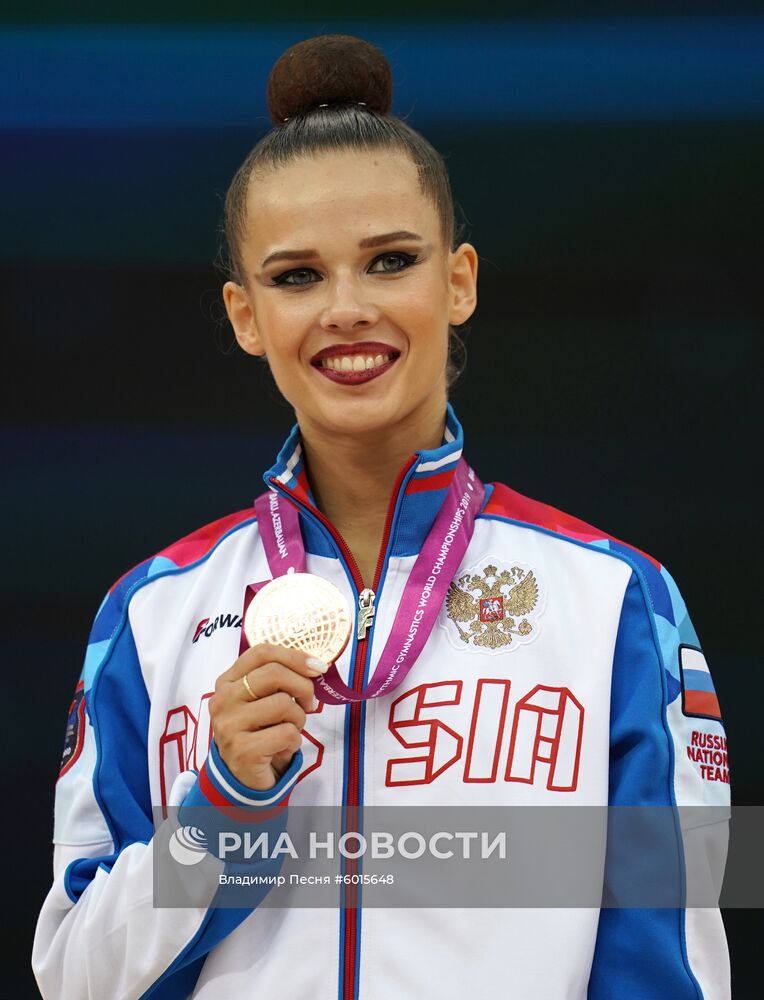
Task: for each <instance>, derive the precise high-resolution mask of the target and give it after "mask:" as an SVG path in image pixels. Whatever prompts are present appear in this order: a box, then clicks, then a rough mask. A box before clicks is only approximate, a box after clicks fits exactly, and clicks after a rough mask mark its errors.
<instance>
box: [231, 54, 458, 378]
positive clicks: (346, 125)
mask: <svg viewBox="0 0 764 1000" xmlns="http://www.w3.org/2000/svg"><path fill="white" fill-rule="evenodd" d="M267 93H268V109H269V112H270V116H271V120H272V121H273V123H274V126H275V127H274V128H272V129H271V130H270V131H269V132H268V133H266V135H264V136H263V138H262V139H260V141H259V142H258V143H257V144H256V145H255V146H254V147H253V148H252V150H251V151H250V152H249V154H248V156H247V157H246V159H245V160H244V162H243V163H242V164H241V166H240V167H239V169H238V170H237V171H236V174H235V175H234V177H233V180H232V181H231V183H230V185H229V187H228V191H227V192H226V196H225V207H224V234H223V235H224V240H225V244H226V247H227V253H226V252H225V250H224V251H223V253H222V254H221V257H222V261H223V267H224V269H225V270H226V271H227V273H228V275H229V277H230V278H231V280H233V281H235V282H237V283H238V284H241V285H246V284H247V282H246V276H245V273H244V269H243V267H242V257H241V244H242V241H243V239H244V237H245V235H246V228H247V191H248V188H249V182H250V178H251V176H252V174H253V172H255V171H256V170H260V169H262V170H267V169H273V168H277V167H278V166H280V165H283V164H286V163H289V162H291V161H292V160H295V159H297V158H298V157H301V156H310V155H312V154H315V153H319V152H322V151H343V150H378V149H385V150H389V151H396V152H398V151H399V152H403V153H405V154H407V155H408V156H409V158H410V159H411V160H412V162H413V163H414V164H415V165H416V167H417V170H418V174H419V185H420V188H421V190H422V193H423V194H424V195H426V197H428V198H430V200H431V201H432V202H433V204H434V206H435V209H436V211H437V213H438V218H439V220H440V229H441V236H442V239H443V243H444V245H445V246H446V247H448V248H449V249H450V250H455V249H456V247H457V246H458V242H459V239H460V233H459V232H458V230H459V229H460V228H461V227H458V226H457V224H456V221H455V218H454V203H453V198H452V195H451V185H450V183H449V180H448V172H447V170H446V166H445V163H444V161H443V158H442V156H441V155H440V154H439V153H438V152H437V150H435V149H434V148H433V146H431V145H430V143H429V142H428V141H427V140H426V139H425V138H424V137H423V136H421V135H420V134H419V133H418V132H416V131H415V130H414V129H412V128H411V127H410V126H409V125H407V124H406V123H405V122H403V121H401V119H400V118H396V117H395V116H394V115H391V114H390V113H389V112H390V107H391V104H392V74H391V72H390V66H389V64H388V62H387V59H386V58H385V57H384V55H383V54H382V53H381V52H380V51H379V49H377V48H376V47H375V46H374V45H372V44H371V43H370V42H367V41H364V40H363V39H361V38H355V37H353V36H352V35H319V36H317V37H315V38H307V39H305V40H304V41H302V42H298V43H297V44H296V45H293V46H291V48H288V49H287V50H286V52H284V53H283V54H282V55H281V57H280V58H279V59H278V60H277V61H276V63H275V64H274V66H273V68H272V70H271V72H270V76H269V78H268V90H267ZM449 334H450V338H449V339H450V351H449V354H450V357H449V366H448V382H449V385H451V384H452V383H453V382H454V381H455V380H456V378H457V377H458V375H459V374H460V372H461V369H462V368H463V367H464V364H463V357H464V346H463V344H462V342H461V340H460V339H459V338H458V337H457V336H456V335H455V333H454V331H453V328H449ZM460 362H461V363H460Z"/></svg>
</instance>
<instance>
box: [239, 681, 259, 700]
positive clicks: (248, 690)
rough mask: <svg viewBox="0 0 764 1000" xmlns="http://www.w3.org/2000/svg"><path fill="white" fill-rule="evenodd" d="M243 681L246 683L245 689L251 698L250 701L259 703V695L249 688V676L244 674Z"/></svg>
mask: <svg viewBox="0 0 764 1000" xmlns="http://www.w3.org/2000/svg"><path fill="white" fill-rule="evenodd" d="M242 681H243V682H244V687H245V688H246V689H247V694H248V695H249V697H250V701H257V695H256V694H255V692H254V691H253V690H252V688H251V687H250V686H249V681H248V680H247V675H246V674H244V676H243V677H242Z"/></svg>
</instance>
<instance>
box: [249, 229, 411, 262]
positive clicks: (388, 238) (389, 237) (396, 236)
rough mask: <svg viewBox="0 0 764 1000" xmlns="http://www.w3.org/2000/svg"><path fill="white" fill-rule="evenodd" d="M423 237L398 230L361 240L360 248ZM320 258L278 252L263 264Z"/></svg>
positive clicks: (315, 253)
mask: <svg viewBox="0 0 764 1000" xmlns="http://www.w3.org/2000/svg"><path fill="white" fill-rule="evenodd" d="M421 239H422V237H421V236H418V235H417V234H416V233H410V232H409V231H408V230H407V229H397V230H396V231H395V232H394V233H382V234H381V235H380V236H367V237H366V238H365V239H363V240H360V241H359V243H358V246H359V247H360V248H361V249H365V248H367V247H378V246H382V245H383V244H384V243H392V242H394V241H396V242H397V241H399V240H421ZM312 257H318V250H276V251H275V253H272V254H269V255H268V256H267V257H266V258H265V260H264V261H263V263H262V265H261V266H262V267H267V266H268V264H272V263H273V262H274V261H277V260H308V259H310V258H312Z"/></svg>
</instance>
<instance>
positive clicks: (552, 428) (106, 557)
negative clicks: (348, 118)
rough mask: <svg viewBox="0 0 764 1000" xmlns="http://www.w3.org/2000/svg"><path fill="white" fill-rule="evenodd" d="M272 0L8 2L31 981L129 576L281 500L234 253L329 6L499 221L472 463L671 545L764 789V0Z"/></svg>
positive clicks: (9, 668)
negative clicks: (58, 791)
mask: <svg viewBox="0 0 764 1000" xmlns="http://www.w3.org/2000/svg"><path fill="white" fill-rule="evenodd" d="M383 6H384V5H383ZM252 7H253V5H252V4H244V3H243V2H240V3H237V2H234V0H223V2H217V3H215V4H212V3H207V4H199V5H196V6H194V5H193V4H189V3H187V2H186V3H183V4H181V3H176V4H165V5H158V4H156V3H152V4H149V3H148V2H142V0H137V2H135V0H134V2H132V3H130V4H127V3H126V2H113V3H112V4H111V5H110V13H108V14H104V13H98V14H97V15H94V14H93V12H92V11H91V10H89V9H88V8H87V5H84V4H83V5H79V6H78V5H75V4H71V5H69V7H68V8H63V9H64V13H62V5H61V4H54V3H50V4H47V5H46V4H38V5H37V8H36V9H35V11H34V13H32V12H30V9H29V6H28V4H24V5H22V4H21V3H19V2H14V0H11V2H10V3H6V4H5V5H4V12H3V14H2V15H0V93H2V94H3V95H4V96H3V97H2V103H1V104H0V190H2V202H3V219H4V221H3V224H2V229H1V230H0V262H1V263H2V271H1V272H0V324H1V325H2V330H3V333H4V342H5V347H6V350H7V351H8V352H9V354H10V357H9V359H8V361H7V362H6V364H5V365H4V366H3V373H4V375H5V376H6V384H5V391H4V392H3V394H2V406H3V411H4V418H5V419H4V423H3V430H2V446H3V464H4V467H5V470H6V473H5V475H4V477H3V480H4V490H3V512H2V513H3V520H4V523H5V525H6V530H7V532H8V536H9V540H10V543H11V544H10V545H9V546H7V551H6V554H5V559H4V562H5V570H6V572H5V574H4V580H3V583H2V606H3V622H4V633H5V648H6V653H7V662H6V668H5V673H6V677H7V678H8V681H7V689H8V690H9V692H10V691H12V692H13V694H12V697H11V699H10V704H9V710H8V711H7V712H6V727H5V728H6V733H7V735H8V738H9V749H8V750H7V751H6V754H5V762H6V768H5V769H4V780H5V788H4V791H5V796H4V801H5V802H6V808H7V809H8V808H9V807H10V808H12V809H13V813H14V815H16V816H18V815H21V816H23V819H24V824H23V836H24V842H23V844H22V845H21V847H19V844H18V842H16V843H14V844H13V845H12V847H11V848H9V850H10V851H12V855H13V857H12V859H11V863H10V864H8V865H7V866H6V894H7V895H6V898H7V900H8V903H7V906H6V909H7V913H8V918H9V919H8V928H7V930H6V934H5V949H7V951H6V954H5V955H4V960H5V968H4V975H3V981H2V984H0V997H3V998H4V997H14V998H15V997H26V996H30V997H33V996H37V993H36V990H35V987H34V985H33V983H32V978H31V974H30V972H29V952H30V949H31V938H32V934H33V928H34V923H35V920H36V915H37V912H38V910H39V907H40V905H41V902H42V899H43V897H44V895H45V892H46V891H47V888H48V884H49V879H50V857H51V848H50V837H51V833H52V809H53V786H54V781H55V777H56V773H57V769H58V761H59V754H60V751H61V746H62V741H63V733H64V725H65V719H66V711H67V707H68V704H69V701H70V699H71V695H72V691H73V688H74V684H75V682H76V680H77V677H78V675H79V671H80V666H81V660H82V655H83V652H84V647H85V643H86V639H87V633H88V630H89V627H90V623H91V620H92V618H93V616H94V614H95V611H96V609H97V607H98V604H99V603H100V600H101V598H102V596H103V594H104V593H105V591H106V589H107V588H108V587H109V586H110V584H111V583H112V582H113V581H114V580H115V579H116V578H117V577H118V576H120V575H121V574H122V573H123V572H125V571H126V570H127V569H129V568H130V567H131V566H133V565H135V564H136V563H138V562H139V561H141V560H142V559H144V558H145V557H146V556H148V555H150V554H151V553H153V552H155V551H156V550H158V549H159V548H162V547H164V546H165V545H167V544H168V543H169V542H171V541H173V540H174V539H176V538H178V537H180V536H182V535H183V534H185V533H187V532H189V531H191V530H193V529H195V528H196V527H198V526H200V525H201V524H204V523H206V522H207V521H210V520H213V519H215V518H217V517H219V516H221V515H223V514H226V513H228V512H230V511H232V510H237V509H240V508H243V507H246V506H248V505H249V504H250V502H251V499H252V497H253V496H254V495H255V494H256V493H257V492H260V491H261V489H262V485H261V479H260V476H261V473H262V470H263V469H264V468H266V467H267V466H268V465H269V464H270V462H271V460H272V458H273V455H274V450H275V449H276V447H277V446H278V445H279V444H280V442H281V440H282V438H283V436H284V435H285V432H286V431H287V430H288V428H289V426H290V424H291V419H292V418H291V413H290V411H289V410H288V408H287V407H286V406H285V405H284V404H283V403H280V402H279V401H278V397H277V394H276V390H275V389H273V388H271V387H270V383H269V381H268V378H267V377H266V376H265V374H264V372H263V371H262V370H261V369H260V367H259V365H258V364H257V363H256V362H255V360H254V359H252V358H250V357H248V356H245V355H243V354H242V353H241V352H240V351H239V350H238V348H236V346H235V344H234V341H233V336H232V333H231V331H230V328H229V327H228V325H227V323H224V322H223V321H222V305H221V303H220V296H219V287H220V284H221V281H222V279H221V277H220V276H219V274H218V273H216V271H215V269H214V267H213V261H214V259H215V256H216V252H217V226H218V222H219V217H220V208H221V199H222V197H223V194H224V192H225V188H226V186H227V183H228V181H229V180H230V178H231V176H232V174H233V172H234V171H235V169H236V167H237V166H238V164H239V163H240V162H241V160H242V159H243V158H244V156H245V155H246V153H247V151H248V150H249V148H250V147H251V145H252V144H253V143H254V142H255V141H256V140H257V138H258V137H259V136H260V135H261V134H262V133H263V130H264V128H265V127H266V109H265V104H264V97H263V93H264V83H265V79H266V76H267V72H268V70H269V68H270V66H271V65H272V63H273V61H274V60H275V59H276V58H277V56H278V55H279V54H280V52H281V51H283V49H284V48H285V47H287V46H288V45H290V44H292V43H293V42H295V41H297V40H299V39H300V38H304V37H307V36H309V35H312V34H317V33H321V32H323V31H343V32H347V33H351V34H359V35H362V36H363V37H367V38H369V39H370V40H371V41H374V42H375V43H376V44H378V45H379V46H380V47H381V48H382V50H383V51H384V52H385V54H386V55H387V56H388V58H389V59H390V61H391V63H392V66H393V71H394V74H395V81H396V92H395V93H396V96H395V99H394V111H395V112H396V113H398V114H400V115H401V116H403V117H406V118H407V120H408V121H409V122H410V123H411V124H412V125H413V126H414V127H415V128H418V129H420V130H421V131H422V132H423V133H424V134H425V135H426V136H427V137H428V138H429V139H430V141H431V142H432V143H433V144H434V145H435V146H436V148H438V149H439V150H440V151H441V152H442V153H443V154H444V156H445V157H446V158H447V162H448V165H449V169H450V173H451V179H452V185H453V189H454V194H455V197H456V200H457V202H458V205H459V213H460V218H462V219H463V220H464V221H465V222H466V223H467V230H466V233H465V238H467V239H469V240H470V241H471V242H473V243H474V244H475V245H476V247H477V249H478V251H479V253H480V274H479V289H480V303H479V306H478V310H477V312H476V314H475V316H474V318H473V320H472V322H471V323H470V326H469V332H468V334H467V342H468V352H469V363H468V367H467V371H466V374H465V376H464V378H463V380H462V382H461V384H460V385H459V387H458V388H457V389H456V390H455V391H454V393H453V400H454V403H455V405H456V408H457V411H458V413H459V415H460V418H461V420H462V422H463V423H464V425H465V432H466V437H467V442H468V457H469V458H470V460H471V462H472V464H474V465H475V466H476V469H477V471H478V472H479V474H480V475H481V476H482V477H483V478H486V479H490V480H501V481H504V482H506V483H508V484H509V485H511V486H512V487H514V488H515V489H517V490H519V491H521V492H523V493H526V494H528V495H530V496H533V497H536V498H538V499H542V500H545V501H547V502H550V503H552V504H554V505H555V506H558V507H561V508H562V509H563V510H566V511H568V512H570V513H572V514H575V515H577V516H579V517H582V518H584V519H585V520H587V521H589V522H591V523H593V524H596V525H597V526H599V527H601V528H603V529H604V530H606V531H607V532H609V533H611V534H614V535H616V536H617V537H619V538H623V539H625V540H627V541H629V542H631V543H632V544H634V545H637V546H638V547H640V548H642V549H644V550H646V551H648V552H650V553H651V554H653V555H655V556H656V557H657V558H659V559H660V560H661V561H662V562H664V563H665V564H666V565H667V566H668V568H669V569H670V571H671V572H672V574H673V575H674V577H675V578H676V580H677V582H678V584H679V586H680V588H681V589H682V592H683V594H684V596H685V599H686V601H687V604H688V607H689V608H690V612H691V614H692V617H693V621H694V623H695V626H696V628H697V630H698V633H699V635H700V638H701V641H702V642H703V645H704V648H705V651H706V654H707V656H708V660H709V662H710V664H711V669H712V671H713V673H714V679H715V683H716V687H717V691H718V694H719V699H720V702H721V705H722V710H723V713H724V716H725V721H726V725H727V730H728V735H729V739H730V746H729V750H730V758H731V769H732V775H733V801H734V802H735V803H736V804H738V805H744V804H761V803H762V802H763V801H764V798H763V796H762V780H761V771H760V760H761V754H760V750H759V726H758V724H757V721H756V720H757V718H758V712H759V706H760V705H761V703H762V688H763V685H762V680H761V657H760V654H759V649H758V619H759V615H760V613H761V612H760V599H761V593H760V588H759V587H758V578H759V566H760V554H761V549H760V545H759V542H760V532H759V524H760V495H759V493H758V492H757V489H756V486H755V473H756V472H757V471H760V470H758V469H757V465H758V464H759V452H760V440H761V420H760V412H761V411H760V405H759V402H760V396H761V387H760V383H761V380H760V376H759V368H758V362H757V361H756V358H757V357H759V356H760V340H761V333H762V319H763V318H764V292H763V291H762V281H761V273H762V254H761V246H762V228H763V225H764V209H763V205H764V199H763V198H762V176H763V173H762V171H763V168H764V130H763V129H762V121H763V120H764V17H762V16H761V15H762V13H763V12H762V9H761V5H754V4H735V3H727V4H718V3H705V4H704V3H683V4H678V3H671V2H663V3H660V4H657V3H656V4H648V3H642V4H637V3H625V2H620V3H618V2H611V3H608V4H593V3H592V4H576V3H565V4H563V3H554V2H551V0H546V2H545V0H536V2H534V3H533V4H530V3H527V4H524V3H506V4H504V10H505V16H504V17H503V18H502V19H501V20H497V19H496V17H495V9H494V5H492V4H489V3H487V2H481V0H478V2H474V0H473V2H472V3H471V4H470V5H469V8H470V17H469V18H466V17H464V7H465V5H464V4H463V3H459V4H456V3H452V2H443V0H441V2H440V3H438V5H437V14H436V12H435V11H434V10H432V11H431V10H428V9H427V8H426V7H424V6H422V5H420V6H419V7H416V8H415V7H412V6H410V5H409V6H407V7H406V9H405V10H404V9H403V8H401V7H397V8H396V9H395V10H394V11H393V14H394V17H393V16H392V15H391V16H387V17H386V16H385V15H386V13H387V9H385V10H378V11H377V10H373V11H372V10H369V11H368V13H367V19H366V20H364V21H359V20H357V19H354V15H353V11H354V10H355V9H356V8H355V7H354V6H352V5H350V4H349V3H343V2H342V0H334V3H332V4H327V5H325V6H324V7H322V8H321V12H320V20H317V17H316V11H315V8H314V6H313V5H309V4H307V3H302V2H296V3H292V4H290V5H289V10H288V11H283V10H279V11H278V12H277V13H278V17H276V14H268V13H266V14H260V13H253V11H252ZM436 16H437V19H436ZM287 18H288V19H287ZM757 349H758V350H757ZM7 817H8V814H7V813H6V828H8V818H7ZM13 859H18V862H17V863H16V861H14V860H13ZM725 923H726V925H727V928H728V934H729V938H730V949H731V952H732V960H733V973H734V983H735V989H734V994H733V995H734V996H735V997H738V998H744V997H754V996H756V997H758V996H759V995H760V978H759V968H760V963H759V961H758V958H759V956H758V954H757V952H756V949H755V947H754V944H753V942H755V941H756V940H757V939H758V940H760V939H761V932H762V920H761V911H755V910H747V911H745V910H737V911H727V912H726V913H725Z"/></svg>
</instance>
